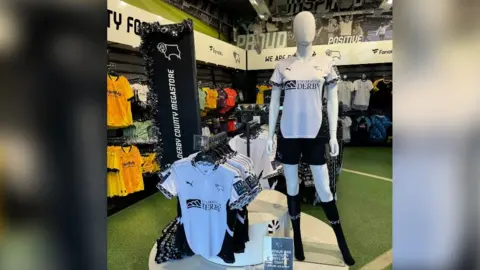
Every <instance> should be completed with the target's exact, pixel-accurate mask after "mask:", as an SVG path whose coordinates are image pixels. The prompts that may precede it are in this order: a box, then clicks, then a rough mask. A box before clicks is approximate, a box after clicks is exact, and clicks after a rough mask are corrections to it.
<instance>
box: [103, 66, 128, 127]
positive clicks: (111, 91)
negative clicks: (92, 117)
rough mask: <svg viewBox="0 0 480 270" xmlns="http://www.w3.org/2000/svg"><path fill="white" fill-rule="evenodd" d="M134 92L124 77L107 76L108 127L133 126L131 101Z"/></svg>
mask: <svg viewBox="0 0 480 270" xmlns="http://www.w3.org/2000/svg"><path fill="white" fill-rule="evenodd" d="M133 96H134V94H133V90H132V88H131V87H130V83H129V82H128V80H127V78H125V77H124V76H110V75H107V126H108V127H109V128H124V127H128V126H131V125H133V118H132V109H131V105H130V101H129V99H131V98H133Z"/></svg>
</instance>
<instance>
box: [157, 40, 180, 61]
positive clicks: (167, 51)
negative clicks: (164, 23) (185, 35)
mask: <svg viewBox="0 0 480 270" xmlns="http://www.w3.org/2000/svg"><path fill="white" fill-rule="evenodd" d="M157 50H158V51H159V52H161V53H162V54H163V56H165V58H167V59H168V61H171V60H172V56H175V57H176V58H177V59H182V57H181V52H180V49H179V48H178V45H177V44H165V43H163V42H160V43H158V44H157Z"/></svg>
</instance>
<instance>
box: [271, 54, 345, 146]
mask: <svg viewBox="0 0 480 270" xmlns="http://www.w3.org/2000/svg"><path fill="white" fill-rule="evenodd" d="M337 78H338V75H337V72H336V70H335V64H334V62H333V60H332V59H331V58H330V57H328V56H326V55H321V56H318V55H317V56H312V57H310V58H309V59H306V60H300V59H298V58H297V57H295V56H291V57H289V58H286V59H283V60H280V62H278V64H277V66H276V67H275V71H274V72H273V75H272V77H271V79H270V80H271V81H272V83H273V84H275V85H280V86H283V89H284V90H285V99H284V103H283V113H282V119H281V120H280V129H281V131H282V135H283V136H284V137H285V138H315V137H316V136H317V134H318V132H319V130H320V127H321V125H322V88H323V84H324V82H325V80H326V81H327V82H330V81H334V80H336V79H337ZM274 89H275V88H274ZM272 91H275V90H272Z"/></svg>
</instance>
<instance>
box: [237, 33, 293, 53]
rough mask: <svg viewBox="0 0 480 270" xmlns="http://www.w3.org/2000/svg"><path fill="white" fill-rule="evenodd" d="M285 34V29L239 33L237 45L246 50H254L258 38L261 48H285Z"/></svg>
mask: <svg viewBox="0 0 480 270" xmlns="http://www.w3.org/2000/svg"><path fill="white" fill-rule="evenodd" d="M287 35H288V32H287V31H281V32H268V33H261V34H258V35H253V34H250V35H239V36H238V37H237V46H238V47H240V48H243V49H246V50H255V48H256V44H257V39H258V42H259V43H260V44H261V48H262V49H274V48H285V47H287Z"/></svg>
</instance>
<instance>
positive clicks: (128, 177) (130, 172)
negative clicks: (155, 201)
mask: <svg viewBox="0 0 480 270" xmlns="http://www.w3.org/2000/svg"><path fill="white" fill-rule="evenodd" d="M112 153H113V154H112V156H111V157H109V158H111V160H108V157H107V165H108V166H109V168H110V169H113V170H117V171H119V174H120V176H119V178H120V179H121V180H123V181H121V182H122V183H120V190H121V189H122V185H123V186H124V187H125V190H126V193H127V194H130V193H133V192H137V191H141V190H143V189H144V184H143V176H142V164H143V160H142V156H141V155H140V151H139V150H138V148H137V147H136V146H116V147H115V150H114V151H112ZM111 178H114V177H113V176H112V177H111ZM111 181H112V182H113V180H111ZM112 190H114V189H113V188H112Z"/></svg>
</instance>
